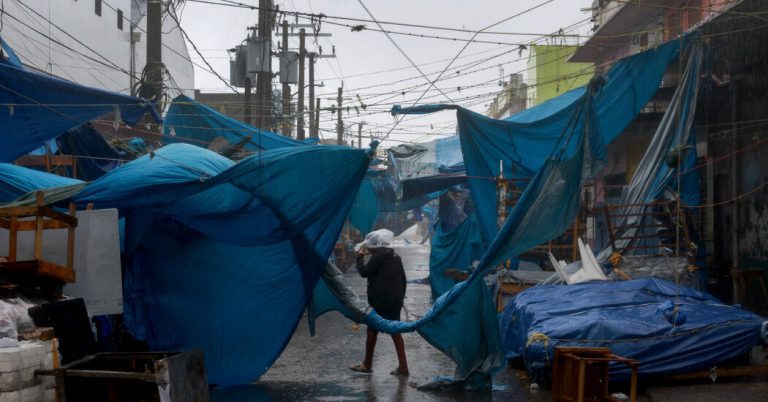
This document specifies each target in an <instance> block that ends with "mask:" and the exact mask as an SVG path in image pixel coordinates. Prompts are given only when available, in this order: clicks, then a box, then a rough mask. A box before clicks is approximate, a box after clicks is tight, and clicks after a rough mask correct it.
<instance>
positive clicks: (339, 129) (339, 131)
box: [336, 87, 344, 145]
mask: <svg viewBox="0 0 768 402" xmlns="http://www.w3.org/2000/svg"><path fill="white" fill-rule="evenodd" d="M342 90H343V88H342V87H339V95H338V98H337V99H336V102H337V105H338V109H337V110H338V112H339V113H338V115H337V118H338V121H337V122H336V143H337V144H338V145H342V144H344V122H342V121H341V102H342V98H341V94H342Z"/></svg>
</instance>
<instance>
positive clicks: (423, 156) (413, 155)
mask: <svg viewBox="0 0 768 402" xmlns="http://www.w3.org/2000/svg"><path fill="white" fill-rule="evenodd" d="M387 158H388V160H389V166H390V170H391V172H392V177H393V178H394V179H395V180H394V183H395V186H396V187H395V189H396V193H395V194H396V197H397V200H399V201H400V202H401V203H403V204H408V203H411V202H412V200H416V199H425V198H424V196H426V195H428V194H434V193H439V192H441V191H444V190H446V189H449V188H451V187H453V186H456V185H458V184H463V183H464V181H465V176H464V170H463V169H464V160H463V158H462V155H461V144H460V142H459V137H458V136H450V137H446V138H440V139H437V140H434V141H430V142H424V143H413V144H411V143H408V144H401V145H398V146H396V147H393V148H390V149H388V150H387Z"/></svg>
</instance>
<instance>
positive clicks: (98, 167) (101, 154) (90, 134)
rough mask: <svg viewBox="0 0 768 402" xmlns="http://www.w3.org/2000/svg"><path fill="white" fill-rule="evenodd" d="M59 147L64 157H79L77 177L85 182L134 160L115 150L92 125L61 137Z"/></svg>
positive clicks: (82, 126) (86, 125)
mask: <svg viewBox="0 0 768 402" xmlns="http://www.w3.org/2000/svg"><path fill="white" fill-rule="evenodd" d="M58 145H59V150H61V153H62V154H63V155H73V156H75V157H77V159H76V163H77V177H79V178H81V179H83V180H96V179H98V178H99V177H101V176H104V175H105V174H106V173H107V172H110V171H112V170H114V169H115V168H117V167H119V166H121V165H122V164H123V163H125V162H126V161H128V160H130V159H133V157H132V156H131V155H126V154H125V153H123V152H120V151H118V150H117V149H115V148H114V147H113V146H112V145H111V144H110V143H109V142H108V141H107V140H106V139H105V138H104V137H103V136H102V134H101V133H99V132H98V130H96V129H95V128H93V126H91V125H90V124H83V125H81V126H77V127H75V128H73V129H72V130H69V131H68V132H67V133H66V134H64V135H62V136H61V137H59V139H58Z"/></svg>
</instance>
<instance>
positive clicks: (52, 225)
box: [0, 219, 70, 232]
mask: <svg viewBox="0 0 768 402" xmlns="http://www.w3.org/2000/svg"><path fill="white" fill-rule="evenodd" d="M0 226H2V225H0ZM69 227H70V226H69V225H68V224H66V223H64V222H59V221H54V220H50V219H45V220H43V230H48V229H68V228H69ZM36 229H37V222H36V221H18V222H17V224H16V230H18V231H20V232H24V231H30V230H36Z"/></svg>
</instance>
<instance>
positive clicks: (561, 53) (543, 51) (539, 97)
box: [528, 45, 594, 107]
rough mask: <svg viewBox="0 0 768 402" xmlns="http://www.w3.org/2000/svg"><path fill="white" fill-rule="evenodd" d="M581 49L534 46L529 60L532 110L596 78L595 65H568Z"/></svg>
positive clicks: (529, 103)
mask: <svg viewBox="0 0 768 402" xmlns="http://www.w3.org/2000/svg"><path fill="white" fill-rule="evenodd" d="M576 49H578V46H553V45H532V46H531V47H530V51H531V55H530V57H529V58H528V85H529V86H528V106H529V107H531V106H536V105H538V104H540V103H542V102H545V101H547V100H549V99H552V98H554V97H556V96H559V95H561V94H563V93H565V92H568V91H570V90H571V89H574V88H578V87H580V86H582V85H586V84H587V83H588V82H589V80H590V79H591V78H592V73H593V72H594V67H593V66H592V64H591V63H568V58H569V57H570V55H572V54H573V53H574V52H575V51H576Z"/></svg>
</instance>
